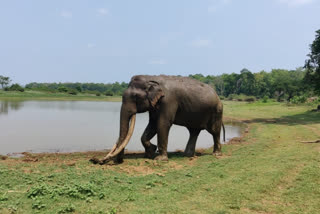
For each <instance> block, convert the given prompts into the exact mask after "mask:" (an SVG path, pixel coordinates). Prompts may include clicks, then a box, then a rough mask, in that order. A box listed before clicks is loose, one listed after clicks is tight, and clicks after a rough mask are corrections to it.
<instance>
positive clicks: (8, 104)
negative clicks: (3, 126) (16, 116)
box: [0, 101, 23, 115]
mask: <svg viewBox="0 0 320 214" xmlns="http://www.w3.org/2000/svg"><path fill="white" fill-rule="evenodd" d="M22 106H23V102H21V101H0V115H1V114H8V113H9V111H11V110H19V109H20V108H21V107H22Z"/></svg>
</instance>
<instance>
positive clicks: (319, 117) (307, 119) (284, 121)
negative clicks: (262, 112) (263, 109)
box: [244, 111, 320, 126]
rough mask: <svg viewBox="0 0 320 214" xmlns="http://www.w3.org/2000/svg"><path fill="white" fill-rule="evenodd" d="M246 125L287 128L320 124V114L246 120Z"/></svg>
mask: <svg viewBox="0 0 320 214" xmlns="http://www.w3.org/2000/svg"><path fill="white" fill-rule="evenodd" d="M244 122H246V123H266V124H272V123H274V124H280V125H286V126H295V125H310V124H317V123H320V112H319V111H318V112H314V111H306V112H304V113H300V114H295V115H288V116H282V117H279V118H256V119H252V120H245V121H244Z"/></svg>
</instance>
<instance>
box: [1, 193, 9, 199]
mask: <svg viewBox="0 0 320 214" xmlns="http://www.w3.org/2000/svg"><path fill="white" fill-rule="evenodd" d="M0 201H8V196H7V194H6V193H5V194H3V195H2V196H0Z"/></svg>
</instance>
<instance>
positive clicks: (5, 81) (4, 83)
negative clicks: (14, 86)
mask: <svg viewBox="0 0 320 214" xmlns="http://www.w3.org/2000/svg"><path fill="white" fill-rule="evenodd" d="M10 82H11V79H10V77H5V76H1V75H0V85H1V88H5V87H7V86H8V85H9V83H10Z"/></svg>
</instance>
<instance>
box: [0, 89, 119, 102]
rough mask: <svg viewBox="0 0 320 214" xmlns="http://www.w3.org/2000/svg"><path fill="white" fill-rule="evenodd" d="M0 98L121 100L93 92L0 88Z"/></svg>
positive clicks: (117, 97)
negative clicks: (20, 90) (7, 89)
mask: <svg viewBox="0 0 320 214" xmlns="http://www.w3.org/2000/svg"><path fill="white" fill-rule="evenodd" d="M0 100H62V101H64V100H72V101H73V100H74V101H76V100H83V101H111V102H112V101H115V102H117V101H121V97H120V96H111V97H110V96H103V95H101V96H96V95H95V94H83V93H79V94H77V95H71V94H67V93H50V92H41V91H30V90H29V91H28V90H26V91H24V92H18V91H2V90H0Z"/></svg>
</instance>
